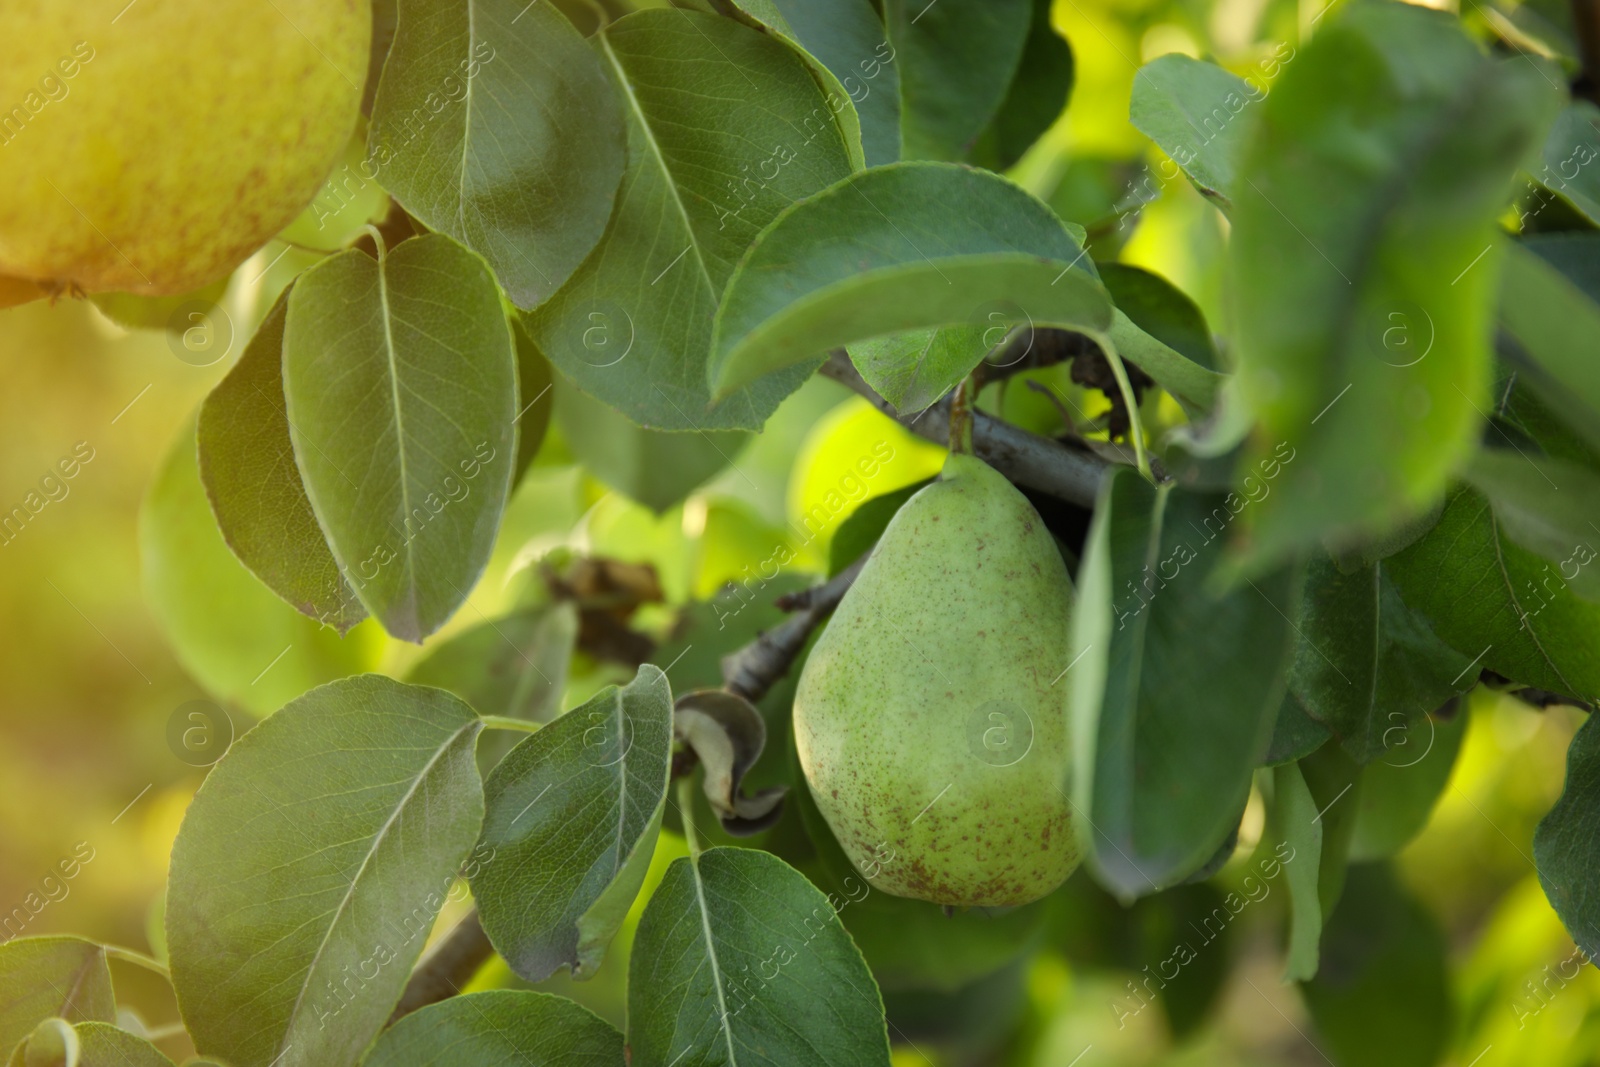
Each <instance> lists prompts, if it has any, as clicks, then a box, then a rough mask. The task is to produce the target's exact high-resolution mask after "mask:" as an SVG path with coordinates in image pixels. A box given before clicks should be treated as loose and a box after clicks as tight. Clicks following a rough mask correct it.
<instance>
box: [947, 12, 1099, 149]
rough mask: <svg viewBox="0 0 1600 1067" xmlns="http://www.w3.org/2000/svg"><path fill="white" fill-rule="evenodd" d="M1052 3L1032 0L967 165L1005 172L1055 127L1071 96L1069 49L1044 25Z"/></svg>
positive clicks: (1048, 24)
mask: <svg viewBox="0 0 1600 1067" xmlns="http://www.w3.org/2000/svg"><path fill="white" fill-rule="evenodd" d="M1053 6H1054V5H1053V3H1052V0H1032V4H1031V7H1032V14H1031V16H1030V18H1029V24H1028V37H1027V40H1026V41H1025V42H1023V46H1022V57H1021V58H1020V59H1019V60H1018V62H1017V72H1016V74H1015V75H1014V76H1013V77H1012V79H1011V85H1010V87H1009V88H1008V89H1007V90H1006V96H1005V99H1004V100H1002V101H1001V102H1000V108H999V110H998V111H996V112H995V116H994V118H993V119H991V120H990V122H989V126H988V128H987V129H985V130H984V131H983V133H982V134H980V135H979V137H978V143H977V146H976V147H975V149H974V151H973V152H972V153H971V156H972V159H973V162H975V163H977V164H979V165H980V166H984V167H988V168H989V169H990V170H1006V169H1008V168H1010V167H1011V166H1012V165H1013V164H1014V163H1016V162H1017V161H1018V160H1020V159H1021V158H1022V156H1023V154H1024V153H1026V152H1027V151H1028V149H1029V148H1031V147H1033V144H1034V142H1035V141H1037V140H1039V138H1040V137H1043V136H1044V134H1045V131H1046V130H1048V129H1050V127H1051V126H1052V125H1054V124H1055V121H1056V119H1058V118H1059V117H1060V116H1061V113H1062V112H1063V111H1065V110H1066V108H1067V97H1068V95H1069V94H1070V93H1071V92H1072V79H1073V74H1074V73H1075V71H1074V69H1073V58H1072V47H1071V46H1070V45H1068V44H1067V41H1066V38H1064V37H1062V36H1061V35H1060V34H1059V33H1057V32H1056V30H1055V27H1054V26H1052V25H1051V24H1050V9H1051V8H1052V7H1053Z"/></svg>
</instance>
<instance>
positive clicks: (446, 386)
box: [283, 234, 517, 641]
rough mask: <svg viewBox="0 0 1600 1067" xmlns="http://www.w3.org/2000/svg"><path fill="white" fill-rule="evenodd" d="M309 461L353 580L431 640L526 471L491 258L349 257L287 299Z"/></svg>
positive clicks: (413, 634)
mask: <svg viewBox="0 0 1600 1067" xmlns="http://www.w3.org/2000/svg"><path fill="white" fill-rule="evenodd" d="M283 377H284V381H283V386H284V394H285V396H286V397H287V398H288V418H289V430H290V434H291V436H292V438H293V440H294V451H295V458H296V459H297V461H298V462H299V466H300V474H301V477H302V478H303V479H304V482H305V487H306V492H307V494H308V495H309V496H310V498H311V506H312V509H313V510H314V511H315V512H316V514H317V519H318V521H319V522H320V523H321V525H322V530H323V532H324V533H325V534H326V535H327V537H328V543H329V544H330V545H331V546H332V548H333V554H334V557H335V558H336V559H337V560H338V561H339V566H340V570H341V571H342V572H343V573H344V576H345V580H346V581H348V582H349V583H350V584H351V585H353V586H354V587H355V591H356V595H357V596H359V597H360V598H361V602H362V603H363V604H365V605H366V607H367V610H368V611H370V612H371V613H372V614H373V616H374V617H376V618H377V619H378V621H379V622H381V623H382V624H383V627H384V629H385V630H388V631H389V632H390V633H391V634H393V635H394V636H396V637H401V638H405V639H407V640H410V641H421V640H422V639H423V638H424V637H426V636H427V635H428V634H430V633H432V632H433V631H435V630H437V629H438V628H439V627H440V626H441V625H443V624H444V622H445V621H446V620H447V619H448V618H449V617H450V615H451V614H452V613H453V612H454V611H455V609H456V608H457V607H459V606H460V605H461V602H462V601H464V600H466V598H467V593H468V591H470V590H471V588H472V586H473V585H474V584H475V583H476V582H477V580H478V576H479V575H480V574H482V573H483V568H484V566H485V565H487V563H488V562H489V552H490V550H491V549H492V548H493V547H494V536H495V531H496V529H497V527H498V526H499V524H500V515H501V513H502V512H503V511H504V509H505V504H506V497H507V495H508V493H509V490H510V485H511V474H512V465H513V463H514V461H515V458H516V457H515V449H516V426H515V424H514V422H513V420H514V419H515V418H516V415H517V407H516V403H517V373H516V361H515V357H514V355H513V352H512V344H511V330H510V327H509V326H507V324H506V318H505V313H504V311H503V310H502V308H501V304H500V294H499V291H498V290H497V289H496V288H495V284H494V278H493V277H492V276H491V275H490V274H489V271H488V268H487V267H485V266H484V263H483V260H481V259H479V258H478V257H477V256H475V255H473V254H472V253H471V252H469V251H467V250H466V249H464V248H462V247H461V246H460V245H458V244H456V243H455V242H454V241H452V240H451V239H450V238H448V237H444V236H441V235H438V234H429V235H427V236H425V237H416V238H412V239H411V240H408V241H403V242H401V243H400V244H399V245H398V246H397V247H396V248H395V249H394V250H393V251H391V252H389V253H388V254H387V255H386V256H385V257H383V258H382V259H380V260H378V261H374V260H373V259H371V258H370V257H368V256H366V255H363V254H362V253H360V252H357V251H353V250H352V251H349V252H342V253H340V254H339V255H336V256H333V257H332V258H330V259H326V260H324V261H322V262H321V263H319V264H317V265H316V266H315V267H312V268H311V269H310V270H308V271H306V272H305V273H304V274H302V275H301V276H300V280H299V281H298V282H297V283H296V284H295V287H294V290H293V292H291V293H290V295H289V314H288V323H287V325H286V327H285V329H284V346H283Z"/></svg>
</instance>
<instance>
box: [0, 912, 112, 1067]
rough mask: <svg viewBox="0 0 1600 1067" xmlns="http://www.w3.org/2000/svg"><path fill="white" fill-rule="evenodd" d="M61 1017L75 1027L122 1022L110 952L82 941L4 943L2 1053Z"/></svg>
mask: <svg viewBox="0 0 1600 1067" xmlns="http://www.w3.org/2000/svg"><path fill="white" fill-rule="evenodd" d="M24 906H26V905H24ZM56 1016H60V1017H62V1018H64V1019H67V1020H68V1021H69V1022H89V1021H98V1022H111V1021H113V1020H115V1019H116V1017H117V1003H116V1000H115V998H114V997H113V996H112V993H111V969H110V968H109V967H107V966H106V952H105V949H103V948H101V947H100V946H99V945H97V944H95V943H94V942H92V941H85V940H83V939H82V938H78V937H19V938H14V939H13V940H10V941H6V942H4V943H0V1052H9V1050H10V1049H12V1048H15V1047H16V1046H17V1044H18V1043H19V1042H21V1041H22V1040H23V1039H24V1038H26V1037H27V1036H28V1034H29V1033H30V1032H31V1031H32V1030H33V1028H34V1027H35V1026H37V1025H38V1024H39V1023H40V1022H41V1021H43V1020H45V1019H49V1018H53V1017H56Z"/></svg>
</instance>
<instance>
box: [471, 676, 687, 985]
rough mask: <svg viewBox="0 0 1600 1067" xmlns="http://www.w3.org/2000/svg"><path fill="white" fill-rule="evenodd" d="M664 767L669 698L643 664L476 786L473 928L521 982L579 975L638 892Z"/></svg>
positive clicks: (595, 959)
mask: <svg viewBox="0 0 1600 1067" xmlns="http://www.w3.org/2000/svg"><path fill="white" fill-rule="evenodd" d="M671 763H672V692H671V690H670V689H669V688H668V686H667V678H666V675H664V674H662V673H661V671H660V670H659V669H658V668H656V667H654V666H652V665H650V664H645V665H644V666H642V667H640V668H639V673H638V675H637V676H636V677H635V678H634V679H633V681H632V682H630V683H629V684H628V685H626V686H625V687H623V688H621V689H618V688H617V687H616V686H607V687H606V688H605V689H603V690H601V691H600V692H599V693H598V694H596V695H595V697H594V699H592V700H590V701H589V702H588V703H587V704H584V705H583V706H582V707H580V708H577V709H575V710H573V711H569V712H567V714H565V715H563V716H562V717H561V718H559V719H557V720H556V721H555V722H553V723H551V724H550V725H549V726H546V727H544V728H543V729H542V730H540V731H539V732H538V733H536V734H534V735H533V736H532V737H529V738H528V739H526V740H525V741H523V742H522V743H521V744H519V745H517V747H516V748H514V749H512V750H511V752H510V753H509V754H508V755H507V756H506V758H505V759H504V760H502V761H501V762H500V765H499V766H498V767H496V768H495V770H494V773H493V774H491V775H490V776H489V780H488V782H487V783H486V784H485V786H484V792H485V802H486V805H487V814H486V815H485V818H484V824H483V837H482V840H481V844H480V851H481V850H482V849H485V848H487V849H489V850H491V853H490V856H491V858H490V859H489V860H488V861H486V862H485V863H483V864H482V865H481V866H480V868H479V870H478V872H477V874H476V875H475V876H474V877H473V879H472V895H473V897H474V898H475V899H476V900H477V902H478V914H479V917H480V918H481V919H482V921H483V929H484V932H485V933H487V934H488V935H489V940H490V941H491V942H493V943H494V946H495V949H496V950H497V951H498V952H499V953H500V955H502V956H504V957H505V958H506V962H507V963H508V964H510V966H511V969H512V970H513V971H515V972H516V973H517V974H519V975H521V976H522V977H523V978H526V979H528V980H529V981H531V982H539V981H543V980H544V979H546V978H548V977H550V976H551V975H552V974H554V973H555V972H556V971H557V970H558V969H559V968H561V967H563V966H568V967H571V968H572V971H573V974H574V975H575V976H577V977H580V978H586V977H588V976H590V975H591V974H593V973H594V971H595V969H596V968H598V967H599V966H600V961H601V959H602V958H603V957H604V955H605V950H606V945H607V944H608V943H609V942H610V940H611V938H612V936H613V935H614V934H615V933H616V931H617V928H618V927H619V926H620V925H621V923H622V919H623V917H624V916H625V915H626V913H627V910H628V906H629V905H630V904H632V903H633V898H634V896H635V895H637V893H638V892H639V887H640V885H641V884H642V881H643V878H644V873H645V865H647V864H648V863H649V861H650V854H651V852H652V851H653V850H654V848H655V842H656V831H657V829H658V827H659V826H660V821H661V809H662V805H663V802H664V801H665V799H666V795H667V777H668V773H669V771H670V769H671Z"/></svg>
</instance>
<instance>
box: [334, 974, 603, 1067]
mask: <svg viewBox="0 0 1600 1067" xmlns="http://www.w3.org/2000/svg"><path fill="white" fill-rule="evenodd" d="M624 1062H625V1058H624V1051H623V1047H622V1035H621V1034H620V1033H618V1032H617V1030H616V1028H615V1027H613V1026H612V1025H611V1024H610V1023H608V1022H606V1021H605V1020H603V1019H601V1018H600V1017H599V1016H597V1015H595V1014H594V1013H593V1012H591V1011H589V1009H587V1008H581V1007H579V1006H578V1005H576V1004H574V1003H573V1002H572V1001H570V1000H568V999H566V998H565V997H558V996H553V995H551V994H549V993H532V992H526V991H522V990H510V989H496V990H492V991H490V992H486V993H468V994H467V995H466V996H462V997H451V998H450V999H449V1000H446V1001H443V1002H441V1003H438V1004H432V1005H429V1006H428V1007H426V1008H423V1009H422V1010H421V1011H416V1012H412V1013H411V1014H410V1015H407V1016H406V1017H405V1018H404V1019H401V1020H400V1021H399V1022H397V1023H395V1024H394V1026H392V1027H390V1028H389V1029H388V1030H385V1031H384V1033H383V1036H382V1037H380V1038H378V1041H377V1044H375V1045H373V1047H372V1051H371V1052H369V1053H367V1056H366V1058H365V1059H364V1060H362V1061H361V1063H362V1067H510V1065H512V1064H515V1065H516V1067H568V1065H571V1067H620V1065H621V1064H622V1063H624Z"/></svg>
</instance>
